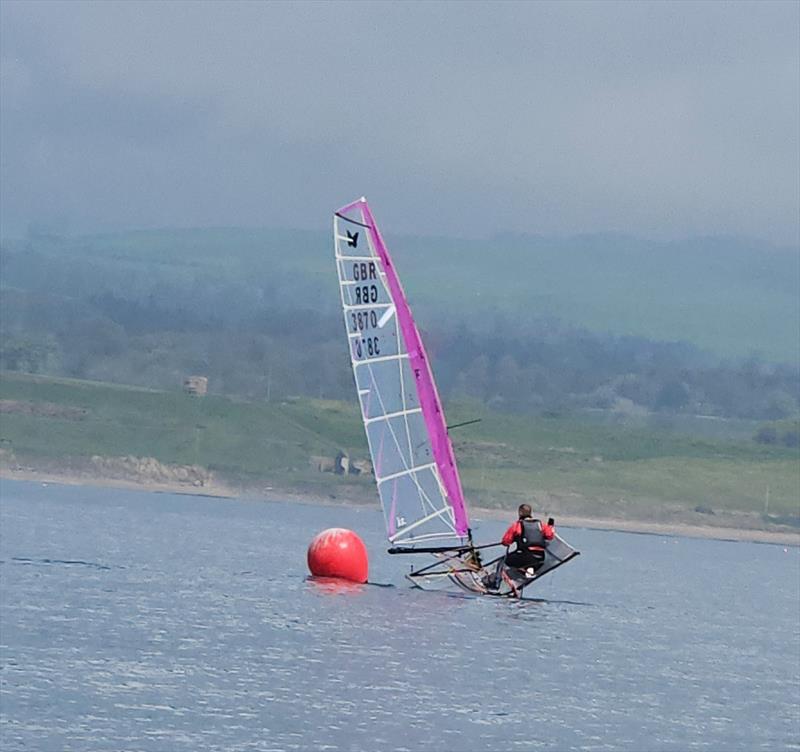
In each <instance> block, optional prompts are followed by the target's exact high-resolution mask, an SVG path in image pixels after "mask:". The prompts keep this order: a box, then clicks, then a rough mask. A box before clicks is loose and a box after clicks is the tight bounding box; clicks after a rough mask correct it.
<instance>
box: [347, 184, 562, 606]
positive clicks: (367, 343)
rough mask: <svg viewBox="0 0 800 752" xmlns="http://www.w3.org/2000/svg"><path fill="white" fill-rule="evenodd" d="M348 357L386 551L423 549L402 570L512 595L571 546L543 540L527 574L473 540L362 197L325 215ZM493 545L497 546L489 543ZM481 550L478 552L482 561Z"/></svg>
mask: <svg viewBox="0 0 800 752" xmlns="http://www.w3.org/2000/svg"><path fill="white" fill-rule="evenodd" d="M333 237H334V248H335V252H336V269H337V271H338V275H339V288H340V291H341V299H342V308H343V310H344V320H345V327H346V330H347V340H348V348H349V352H350V361H351V363H352V366H353V374H354V376H355V382H356V389H357V392H358V401H359V404H360V406H361V416H362V418H363V421H364V429H365V431H366V434H367V442H368V444H369V451H370V455H371V458H372V465H373V469H374V473H375V480H376V483H377V486H378V494H379V496H380V500H381V505H382V507H383V513H384V517H385V521H386V531H387V536H388V539H389V543H390V544H391V547H390V548H389V549H388V551H389V553H390V554H415V555H418V556H420V555H425V556H431V555H432V556H433V557H434V561H433V562H432V563H430V561H429V562H428V563H427V564H426V565H425V566H422V567H420V568H418V569H414V568H412V571H411V573H410V574H408V575H407V577H408V578H409V579H410V580H411V581H412V582H413V583H414V584H415V585H417V586H419V587H424V588H436V587H442V586H443V585H444V586H447V585H450V584H451V583H454V584H456V585H458V586H459V587H460V588H463V589H464V590H467V591H470V592H472V593H482V594H487V595H500V596H518V595H519V594H520V593H521V591H522V590H523V589H524V588H525V587H527V586H528V585H530V584H531V583H533V582H534V581H536V580H539V579H541V577H543V576H544V575H545V574H547V573H548V572H552V571H553V570H554V569H556V568H557V567H559V566H561V565H562V564H566V563H567V562H568V561H569V560H570V559H572V558H573V557H575V556H577V555H578V552H577V551H576V550H575V549H573V548H572V547H571V546H570V545H569V544H568V543H566V542H565V541H564V540H563V539H561V538H560V537H558V536H556V537H555V539H554V540H552V541H550V543H549V544H548V547H547V551H546V554H545V562H544V564H543V565H542V567H541V568H540V569H539V570H538V572H537V573H536V574H535V575H534V576H528V575H527V574H525V573H524V572H522V571H521V570H517V569H511V568H508V567H505V565H504V564H502V562H503V559H504V555H505V552H504V551H503V552H501V553H500V555H499V556H496V557H495V558H491V557H490V556H488V557H487V553H488V551H489V550H490V549H492V548H495V549H497V548H499V547H500V546H501V544H499V543H490V544H487V545H482V546H481V545H475V543H474V542H473V539H472V531H471V529H470V524H469V515H468V512H467V505H466V502H465V500H464V492H463V490H462V488H461V479H460V478H459V475H458V468H457V467H456V459H455V455H454V454H453V446H452V444H451V442H450V437H449V435H448V431H447V424H446V422H445V417H444V411H443V409H442V404H441V401H440V399H439V395H438V392H437V390H436V384H435V382H434V380H433V373H432V371H431V366H430V363H429V361H428V358H427V355H426V353H425V348H424V346H423V344H422V339H421V337H420V333H419V330H418V329H417V326H416V324H415V323H414V318H413V316H412V315H411V309H410V308H409V305H408V302H407V300H406V297H405V294H404V292H403V288H402V285H401V284H400V279H399V277H398V276H397V272H396V270H395V268H394V264H393V263H392V259H391V257H390V256H389V251H388V249H387V248H386V244H385V243H384V241H383V238H382V237H381V234H380V231H379V230H378V226H377V224H376V223H375V220H374V218H373V216H372V212H371V211H370V208H369V205H368V204H367V200H366V199H365V198H360V199H358V200H357V201H354V202H353V203H351V204H348V205H347V206H344V207H342V208H341V209H339V210H338V211H337V212H335V213H334V216H333ZM495 553H497V551H495ZM484 559H488V560H486V561H484Z"/></svg>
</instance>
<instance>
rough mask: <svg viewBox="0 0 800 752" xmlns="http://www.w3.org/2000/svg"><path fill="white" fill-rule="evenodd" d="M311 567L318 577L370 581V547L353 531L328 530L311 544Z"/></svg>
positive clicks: (342, 529)
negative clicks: (368, 579) (368, 578)
mask: <svg viewBox="0 0 800 752" xmlns="http://www.w3.org/2000/svg"><path fill="white" fill-rule="evenodd" d="M308 568H309V570H311V574H313V575H314V576H315V577H339V578H341V579H343V580H350V581H352V582H366V581H367V576H368V574H369V562H368V559H367V547H366V546H365V545H364V542H363V541H362V540H361V538H359V537H358V536H357V535H356V534H355V533H354V532H353V531H352V530H346V529H345V528H343V527H332V528H328V529H327V530H323V531H322V532H321V533H319V535H317V536H316V537H315V538H314V540H312V541H311V543H310V544H309V546H308Z"/></svg>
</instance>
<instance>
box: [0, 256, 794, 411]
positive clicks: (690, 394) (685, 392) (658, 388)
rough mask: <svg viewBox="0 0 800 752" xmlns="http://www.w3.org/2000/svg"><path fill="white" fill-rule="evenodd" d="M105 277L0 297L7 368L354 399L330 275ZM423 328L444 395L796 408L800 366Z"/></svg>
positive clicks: (616, 404) (642, 405)
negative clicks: (246, 281)
mask: <svg viewBox="0 0 800 752" xmlns="http://www.w3.org/2000/svg"><path fill="white" fill-rule="evenodd" d="M15 263H17V264H19V259H16V260H15ZM331 276H332V275H331ZM102 279H103V283H102V285H100V286H99V287H98V286H93V285H91V284H87V283H86V278H85V277H84V278H83V282H82V283H81V285H76V288H75V289H76V292H77V294H75V295H68V294H65V292H66V290H65V289H64V287H63V285H59V284H53V285H48V284H46V283H45V281H44V280H42V279H41V278H38V277H37V278H35V279H31V280H30V284H27V285H18V286H16V287H10V286H9V287H6V288H5V289H3V293H2V308H1V309H0V327H2V331H0V334H1V335H2V337H1V338H0V368H2V369H7V370H12V371H26V372H32V373H42V374H48V375H56V376H68V377H75V378H82V379H97V380H103V381H112V382H119V383H126V384H136V385H141V386H148V387H155V388H165V389H171V388H176V387H177V386H178V385H179V384H180V383H181V380H182V379H183V377H184V376H186V375H189V374H200V375H205V376H207V377H208V379H209V389H210V390H211V391H212V392H217V393H223V394H229V395H241V396H243V397H247V398H250V399H265V400H276V399H282V398H285V397H287V396H291V395H309V396H314V397H325V398H336V399H348V400H349V399H353V382H352V375H351V373H350V366H349V361H348V358H347V353H346V346H345V340H344V327H343V323H342V318H341V311H340V310H339V308H338V301H337V290H336V285H335V281H334V280H333V279H331V280H330V281H327V280H326V282H325V283H323V284H320V283H319V282H318V281H316V280H311V281H309V280H305V279H299V278H298V279H286V278H284V279H281V280H280V284H279V285H277V286H276V284H275V280H270V279H265V280H264V281H263V283H260V284H251V285H248V286H236V285H232V284H231V283H230V282H228V281H223V282H220V283H218V284H214V283H213V282H212V281H211V280H209V279H205V280H204V281H203V283H202V284H200V283H199V282H198V281H197V280H186V279H183V280H171V281H170V280H167V281H164V279H163V278H162V279H161V280H160V281H158V282H157V283H154V284H152V285H150V286H146V285H141V284H140V285H138V286H137V287H136V288H135V289H130V290H126V286H125V280H124V278H114V279H113V280H112V281H111V282H109V280H108V277H107V276H103V277H102ZM53 288H55V289H56V290H57V292H53ZM420 323H421V324H422V325H423V328H424V329H425V333H424V336H425V341H426V342H427V345H428V349H429V351H430V355H431V357H432V359H433V362H434V368H435V373H436V377H437V380H438V382H439V386H440V391H441V392H442V395H443V397H444V398H445V399H447V398H453V397H470V398H474V399H477V400H480V401H481V402H483V403H486V404H488V405H489V406H491V407H493V408H495V409H498V410H507V411H516V412H520V411H521V412H528V413H542V412H563V411H571V410H578V409H586V408H594V409H602V410H613V411H617V412H619V413H623V414H625V413H628V414H636V413H637V412H638V413H643V412H645V411H656V412H664V413H685V414H702V415H712V416H719V417H736V418H748V419H755V420H779V419H783V418H789V417H792V416H795V415H797V413H798V407H799V405H800V375H798V370H797V368H795V367H792V366H789V365H773V364H768V363H765V362H762V361H760V360H759V359H757V358H750V359H749V360H746V361H744V362H733V361H731V362H722V361H716V360H713V359H711V358H710V357H709V356H708V355H707V354H704V353H703V352H701V351H700V350H698V349H697V348H695V347H693V346H691V345H688V344H683V343H667V342H652V341H648V340H646V339H643V338H637V337H615V336H612V335H598V334H592V333H589V332H586V331H583V330H581V329H577V328H571V327H565V326H563V325H562V324H560V323H559V322H558V321H557V320H555V319H541V320H538V321H535V322H533V323H532V324H528V325H526V326H525V327H524V328H520V327H519V326H518V325H516V324H515V321H514V320H513V319H511V318H508V317H504V316H502V315H500V314H497V315H495V316H494V318H493V321H492V324H491V325H490V326H489V327H485V328H484V330H483V331H476V330H475V329H473V328H470V327H469V326H467V325H466V324H464V323H459V322H457V321H448V320H447V319H444V318H441V317H436V318H434V320H433V321H432V322H430V323H428V324H427V325H426V322H425V321H421V322H420Z"/></svg>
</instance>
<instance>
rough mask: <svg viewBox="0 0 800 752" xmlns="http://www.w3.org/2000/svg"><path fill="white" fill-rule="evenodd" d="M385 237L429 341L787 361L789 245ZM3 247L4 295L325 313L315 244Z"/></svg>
mask: <svg viewBox="0 0 800 752" xmlns="http://www.w3.org/2000/svg"><path fill="white" fill-rule="evenodd" d="M385 231H386V235H387V240H388V242H389V245H390V247H391V248H392V249H393V253H394V256H395V261H396V264H397V267H398V269H399V271H400V274H401V276H402V278H403V281H404V285H405V288H406V290H407V292H408V293H409V296H410V298H411V300H412V303H413V305H414V306H415V312H416V313H417V315H418V318H419V320H420V323H421V324H422V326H423V327H425V328H427V329H429V330H435V329H436V328H437V321H438V319H439V318H444V319H447V320H448V321H455V320H466V321H467V323H468V324H469V325H470V326H471V327H483V328H484V329H491V328H492V327H494V326H495V325H496V322H497V320H498V317H499V318H501V319H504V320H505V321H506V324H507V326H508V327H517V328H521V329H524V328H525V327H529V326H531V325H533V324H534V322H535V321H536V320H537V319H541V318H543V317H557V318H559V319H561V320H563V321H564V322H565V323H567V324H570V325H573V326H578V327H583V328H586V329H588V330H589V331H593V332H611V333H613V334H616V335H636V336H642V337H646V338H650V339H656V340H665V341H687V342H690V343H692V344H695V345H697V346H699V347H701V348H704V349H707V350H709V351H711V352H713V353H715V354H716V355H720V356H724V357H741V356H748V355H750V354H753V353H757V354H760V355H761V356H762V357H764V358H766V359H768V360H772V361H777V362H791V363H797V362H799V361H800V345H798V336H797V335H798V332H797V322H798V320H800V297H799V296H798V295H797V280H798V278H800V253H799V252H798V249H796V248H794V249H776V248H774V247H772V246H769V245H768V244H764V243H759V242H757V241H748V240H742V239H736V238H695V239H691V240H686V241H682V242H674V243H657V242H653V241H646V240H640V239H634V238H630V237H626V236H615V235H594V236H579V237H572V238H542V237H527V236H522V237H518V236H498V237H494V238H490V239H485V240H479V241H478V240H463V239H461V240H459V239H452V238H420V237H409V236H402V235H398V234H396V233H395V232H393V231H392V228H385ZM4 246H5V247H6V249H7V250H10V251H20V250H22V249H26V251H25V252H24V253H12V254H9V255H8V257H7V259H6V261H5V268H4V275H3V276H4V278H5V280H6V281H5V282H4V284H6V285H11V286H17V287H24V288H34V289H35V288H36V287H37V285H38V286H41V288H42V290H43V291H45V290H46V291H48V292H60V293H61V294H65V295H75V296H80V295H81V294H82V293H87V294H91V292H92V289H96V288H97V287H98V282H99V280H103V282H104V284H103V287H104V288H107V289H112V290H113V289H115V288H119V293H120V294H121V295H123V296H125V297H130V296H138V297H141V296H146V295H147V293H148V291H149V290H150V291H151V290H152V289H153V288H154V287H155V286H157V285H169V286H173V287H178V288H185V289H186V290H187V291H188V292H189V293H190V292H191V290H192V289H193V288H194V289H200V288H202V289H205V288H218V287H220V286H225V285H228V286H229V287H230V289H231V290H232V291H233V290H235V296H229V297H233V298H235V299H242V298H247V297H252V299H254V300H261V299H264V297H265V296H266V297H268V298H270V299H272V298H274V299H275V300H277V301H279V302H281V301H282V302H290V303H292V304H294V305H295V306H297V307H302V304H303V303H304V302H305V303H307V304H308V305H313V306H314V307H315V308H317V309H320V308H321V309H323V310H324V309H330V310H331V311H333V310H335V309H336V307H337V305H338V297H337V296H338V291H337V287H336V283H335V274H334V266H333V260H332V249H331V241H330V238H329V236H328V234H327V233H321V232H320V233H318V232H308V231H288V230H244V229H202V230H199V229H198V230H163V231H142V232H128V233H121V234H115V235H100V236H91V237H79V238H33V239H31V240H29V241H16V242H14V241H5V242H4ZM87 270H90V272H91V273H88V274H87ZM45 272H46V276H45ZM45 279H46V280H47V282H46V283H45ZM87 286H88V287H87ZM84 288H87V289H84ZM298 298H299V299H298Z"/></svg>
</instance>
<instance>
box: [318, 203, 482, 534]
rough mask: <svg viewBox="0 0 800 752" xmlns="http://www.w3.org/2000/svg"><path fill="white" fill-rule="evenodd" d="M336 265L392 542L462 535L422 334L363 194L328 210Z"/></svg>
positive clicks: (451, 463) (463, 519)
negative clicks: (352, 200)
mask: <svg viewBox="0 0 800 752" xmlns="http://www.w3.org/2000/svg"><path fill="white" fill-rule="evenodd" d="M333 237H334V247H335V251H336V268H337V271H338V274H339V287H340V291H341V298H342V307H343V309H344V320H345V327H346V329H347V338H348V342H349V350H350V360H351V363H352V366H353V374H354V375H355V381H356V389H357V390H358V398H359V402H360V404H361V415H362V418H363V420H364V428H365V430H366V433H367V441H368V444H369V450H370V455H371V457H372V464H373V468H374V472H375V479H376V481H377V485H378V493H379V495H380V499H381V505H382V506H383V513H384V517H385V519H386V530H387V535H388V538H389V540H390V541H391V542H392V543H394V544H410V545H413V544H415V543H419V542H421V541H424V542H430V541H437V540H442V541H448V542H449V543H450V544H452V543H453V542H454V541H455V540H458V541H460V543H462V544H463V543H464V541H465V540H466V539H467V538H468V537H469V535H470V532H469V519H468V516H467V510H466V507H465V504H464V494H463V491H462V489H461V481H460V479H459V476H458V469H457V468H456V461H455V457H454V455H453V447H452V444H451V443H450V438H449V436H448V435H447V425H446V423H445V418H444V411H443V410H442V404H441V401H440V400H439V395H438V393H437V391H436V385H435V383H434V380H433V375H432V373H431V369H430V365H429V362H428V358H427V355H426V354H425V348H424V346H423V344H422V339H421V337H420V334H419V330H418V329H417V326H416V324H415V323H414V318H413V316H412V315H411V310H410V308H409V306H408V302H407V301H406V297H405V294H404V293H403V288H402V285H401V284H400V280H399V278H398V276H397V272H396V271H395V268H394V265H393V263H392V260H391V257H390V256H389V251H388V250H387V248H386V245H385V244H384V242H383V238H382V237H381V234H380V232H379V230H378V226H377V225H376V224H375V220H374V218H373V216H372V212H371V211H370V209H369V206H368V205H367V201H366V199H365V198H360V199H359V200H358V201H354V202H353V203H351V204H348V205H347V206H345V207H343V208H341V209H339V211H337V212H336V213H335V214H334V217H333Z"/></svg>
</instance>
